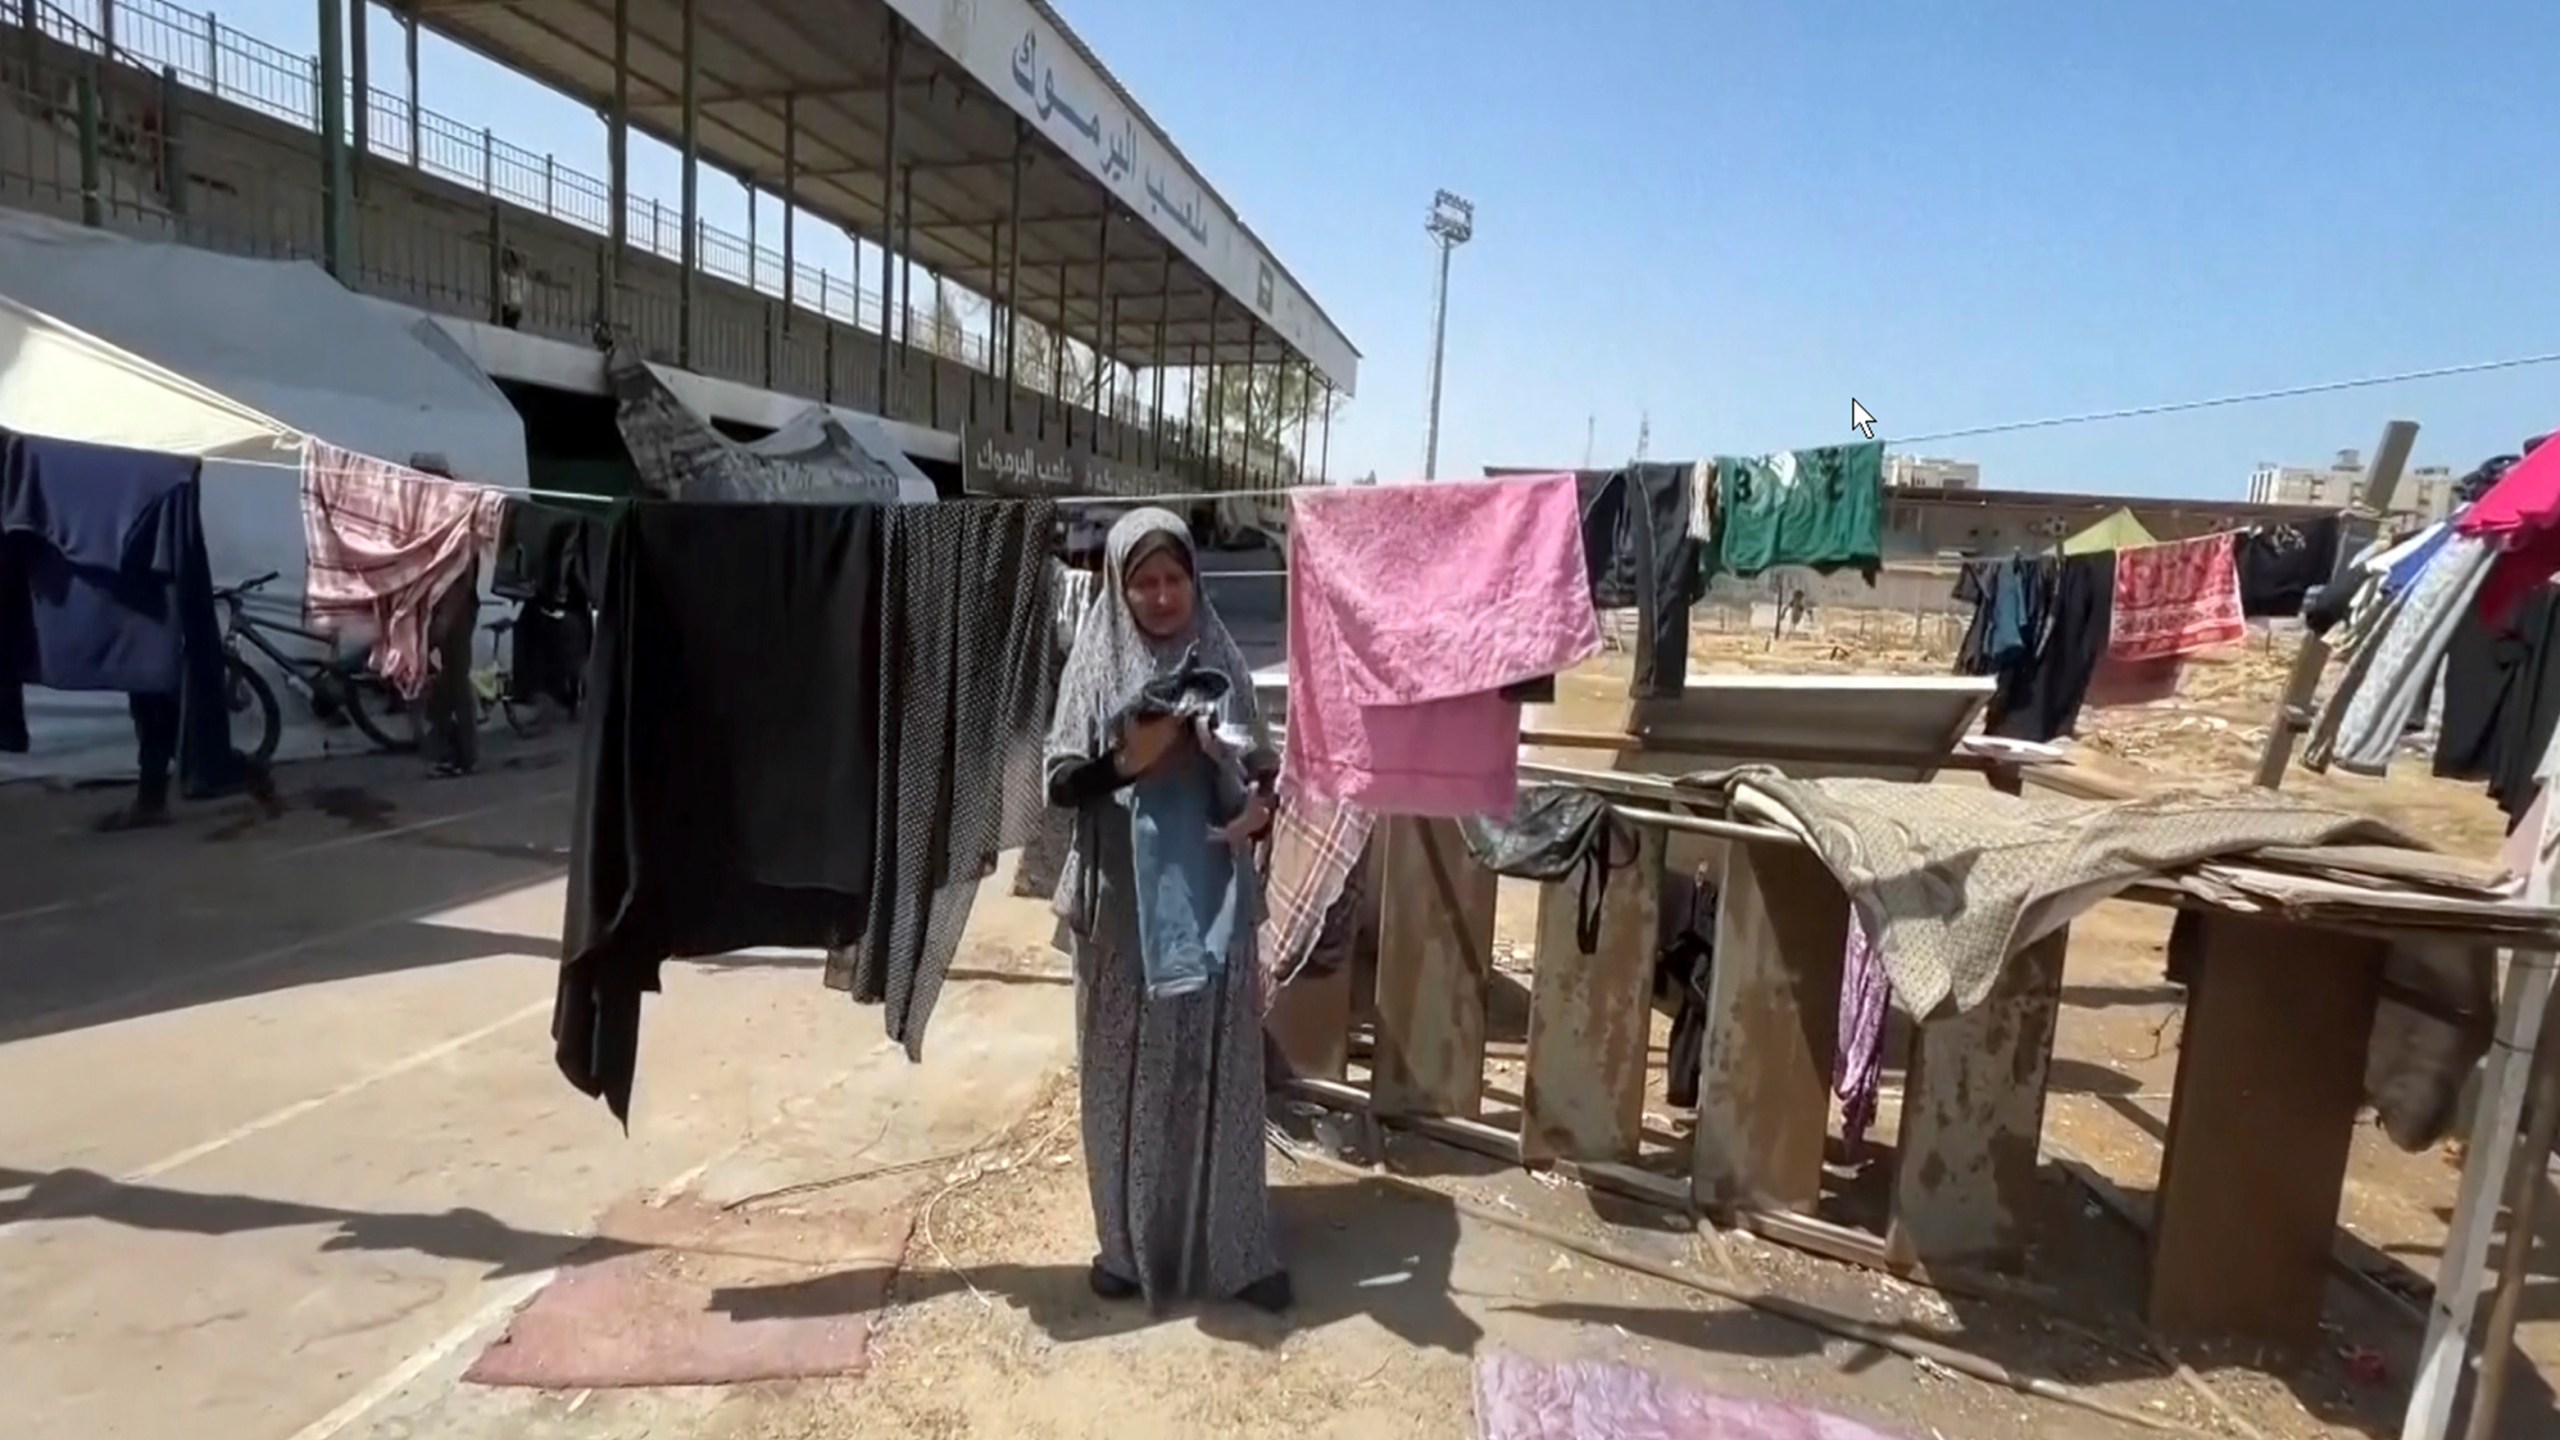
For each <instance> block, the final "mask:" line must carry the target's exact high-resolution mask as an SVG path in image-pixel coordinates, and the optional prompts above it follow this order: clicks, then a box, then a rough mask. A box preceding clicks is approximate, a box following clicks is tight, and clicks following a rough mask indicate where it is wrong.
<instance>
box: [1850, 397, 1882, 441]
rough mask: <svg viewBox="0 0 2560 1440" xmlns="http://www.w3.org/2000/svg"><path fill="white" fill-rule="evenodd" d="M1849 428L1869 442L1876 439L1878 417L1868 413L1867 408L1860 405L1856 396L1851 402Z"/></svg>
mask: <svg viewBox="0 0 2560 1440" xmlns="http://www.w3.org/2000/svg"><path fill="white" fill-rule="evenodd" d="M1849 428H1850V429H1852V430H1855V431H1857V432H1858V433H1859V434H1860V435H1862V436H1864V437H1866V438H1867V439H1869V440H1873V439H1874V438H1876V417H1875V416H1873V415H1871V414H1869V413H1867V407H1866V406H1864V405H1861V404H1859V403H1858V401H1857V398H1856V397H1855V396H1852V397H1850V400H1849Z"/></svg>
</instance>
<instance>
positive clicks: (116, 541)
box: [0, 429, 248, 799]
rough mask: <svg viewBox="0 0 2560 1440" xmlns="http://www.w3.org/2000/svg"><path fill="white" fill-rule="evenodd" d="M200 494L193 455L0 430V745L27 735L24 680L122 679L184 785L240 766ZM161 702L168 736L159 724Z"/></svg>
mask: <svg viewBox="0 0 2560 1440" xmlns="http://www.w3.org/2000/svg"><path fill="white" fill-rule="evenodd" d="M201 501H202V495H201V489H200V486H199V482H198V463H197V461H196V460H195V459H194V458H193V457H189V456H177V455H162V454H157V453H153V452H149V451H141V450H128V449H124V448H121V447H118V446H111V445H93V444H86V443H83V442H80V441H73V440H55V439H48V438H44V437H39V436H33V435H20V434H16V433H15V432H12V431H8V430H5V429H0V751H9V752H12V753H23V752H25V751H26V750H27V749H28V748H29V745H30V743H31V737H30V736H29V734H28V733H27V724H26V711H25V700H24V695H23V691H22V689H21V687H22V686H25V685H42V686H45V687H47V688H49V689H54V690H66V691H110V692H118V691H120V692H122V693H124V694H126V695H128V696H131V697H134V698H133V700H132V701H131V702H130V703H131V704H132V705H133V706H134V707H135V709H134V716H135V722H136V726H137V728H138V729H139V728H142V727H144V726H145V725H146V724H148V725H150V726H151V728H152V732H153V733H154V734H155V735H156V736H157V737H158V738H157V739H155V740H154V741H153V743H154V744H155V745H156V744H157V743H160V742H161V741H165V740H170V739H174V742H175V745H176V754H175V755H174V757H169V756H163V757H160V758H161V759H162V760H163V761H164V762H165V761H166V760H167V759H171V758H174V760H175V762H176V764H177V769H178V783H179V786H180V791H181V793H183V794H185V795H186V796H188V797H189V798H191V799H204V798H208V797H211V796H214V795H219V794H223V793H227V792H228V791H230V790H233V789H235V788H237V787H238V786H239V785H240V784H241V783H242V782H243V781H244V780H245V779H246V778H247V773H248V767H247V766H246V765H245V764H244V763H243V762H242V761H241V759H240V757H239V756H238V755H237V754H236V753H235V752H234V751H233V750H232V748H231V712H230V707H229V706H228V704H227V703H226V702H225V696H224V690H223V673H222V664H223V659H222V657H223V652H222V636H221V627H220V623H219V621H218V619H217V617H216V615H215V612H214V602H213V584H212V579H211V572H210V567H209V565H208V563H207V560H206V556H205V541H204V521H203V516H202V509H201ZM155 706H156V707H159V708H158V709H157V710H151V709H150V707H155ZM170 710H174V711H175V718H176V733H175V735H174V736H168V735H166V734H165V733H161V732H165V730H166V729H167V728H168V727H167V726H166V724H165V723H164V722H163V721H162V720H161V719H160V716H161V715H162V714H163V713H164V712H167V711H170ZM147 711H148V712H149V716H148V718H147V717H146V712H147ZM163 773H164V774H165V772H163ZM146 778H148V777H147V776H146Z"/></svg>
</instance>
